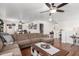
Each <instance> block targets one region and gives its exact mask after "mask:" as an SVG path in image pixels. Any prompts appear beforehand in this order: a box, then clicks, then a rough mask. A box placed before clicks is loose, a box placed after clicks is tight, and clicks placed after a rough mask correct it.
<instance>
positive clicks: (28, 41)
mask: <svg viewBox="0 0 79 59" xmlns="http://www.w3.org/2000/svg"><path fill="white" fill-rule="evenodd" d="M17 43H18V44H19V45H25V44H31V40H30V39H28V40H21V41H17Z"/></svg>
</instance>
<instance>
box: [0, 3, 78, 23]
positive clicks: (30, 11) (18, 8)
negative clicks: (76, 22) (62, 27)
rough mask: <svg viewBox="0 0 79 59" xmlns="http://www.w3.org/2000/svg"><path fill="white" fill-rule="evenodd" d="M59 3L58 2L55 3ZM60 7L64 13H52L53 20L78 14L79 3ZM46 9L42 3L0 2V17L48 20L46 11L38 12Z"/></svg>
mask: <svg viewBox="0 0 79 59" xmlns="http://www.w3.org/2000/svg"><path fill="white" fill-rule="evenodd" d="M55 5H59V3H58V4H57V3H56V4H55ZM61 9H63V10H65V12H64V13H56V14H53V15H52V18H53V19H54V20H55V21H60V22H62V21H67V20H70V17H71V16H74V15H75V14H79V3H70V4H67V5H66V6H64V7H62V8H61ZM45 10H48V7H47V6H46V5H45V4H44V3H0V17H4V18H5V17H7V18H16V19H23V20H35V19H40V20H48V19H49V15H48V13H43V14H40V12H41V11H45Z"/></svg>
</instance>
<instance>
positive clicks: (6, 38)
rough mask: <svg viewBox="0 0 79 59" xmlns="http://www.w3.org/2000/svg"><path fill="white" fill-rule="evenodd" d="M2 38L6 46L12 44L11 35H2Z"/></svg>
mask: <svg viewBox="0 0 79 59" xmlns="http://www.w3.org/2000/svg"><path fill="white" fill-rule="evenodd" d="M3 37H4V39H5V40H6V42H5V43H7V44H9V43H10V44H11V43H12V44H13V42H14V39H13V38H12V36H11V35H3Z"/></svg>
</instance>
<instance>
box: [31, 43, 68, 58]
mask: <svg viewBox="0 0 79 59" xmlns="http://www.w3.org/2000/svg"><path fill="white" fill-rule="evenodd" d="M41 44H48V43H44V42H39V43H36V44H33V45H32V46H31V54H32V55H33V56H66V55H67V54H68V53H69V52H68V51H66V50H63V49H59V48H56V47H54V46H52V45H50V44H48V45H50V48H49V49H45V48H42V47H41Z"/></svg>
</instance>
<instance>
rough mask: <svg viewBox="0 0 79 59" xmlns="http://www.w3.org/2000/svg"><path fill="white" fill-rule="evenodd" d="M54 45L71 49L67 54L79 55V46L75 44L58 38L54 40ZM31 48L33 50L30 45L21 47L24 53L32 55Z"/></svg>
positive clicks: (24, 54)
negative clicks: (60, 40)
mask: <svg viewBox="0 0 79 59" xmlns="http://www.w3.org/2000/svg"><path fill="white" fill-rule="evenodd" d="M54 46H56V47H57V48H61V49H64V50H67V51H69V54H68V55H67V56H79V46H75V45H74V46H72V45H71V44H68V43H60V42H59V40H58V39H55V40H54ZM30 50H31V48H30V47H28V48H24V49H21V52H22V55H23V56H31V51H30Z"/></svg>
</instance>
